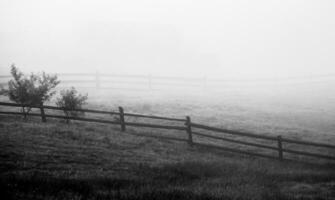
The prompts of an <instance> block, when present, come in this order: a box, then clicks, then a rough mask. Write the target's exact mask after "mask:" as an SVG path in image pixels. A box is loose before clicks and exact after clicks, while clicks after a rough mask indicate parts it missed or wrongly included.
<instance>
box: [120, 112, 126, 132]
mask: <svg viewBox="0 0 335 200" xmlns="http://www.w3.org/2000/svg"><path fill="white" fill-rule="evenodd" d="M119 112H120V124H121V131H125V130H126V124H125V121H124V112H123V108H122V107H121V106H120V107H119Z"/></svg>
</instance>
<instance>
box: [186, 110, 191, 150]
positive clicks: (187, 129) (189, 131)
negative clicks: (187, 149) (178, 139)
mask: <svg viewBox="0 0 335 200" xmlns="http://www.w3.org/2000/svg"><path fill="white" fill-rule="evenodd" d="M185 125H186V132H187V134H188V144H189V145H190V146H193V139H192V127H191V118H190V117H189V116H186V123H185Z"/></svg>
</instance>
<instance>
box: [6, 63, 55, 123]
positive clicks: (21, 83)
mask: <svg viewBox="0 0 335 200" xmlns="http://www.w3.org/2000/svg"><path fill="white" fill-rule="evenodd" d="M11 75H12V76H13V79H12V80H10V81H9V82H8V89H4V90H3V94H4V95H6V96H8V97H9V99H10V100H11V101H14V102H16V103H19V104H22V112H23V114H24V116H25V117H26V115H27V114H28V113H29V112H30V110H31V107H30V106H32V105H33V106H43V104H44V102H46V101H49V100H50V99H51V97H52V96H53V95H54V94H55V93H56V91H53V89H55V88H56V86H57V85H58V84H59V83H60V81H58V80H57V76H56V75H53V76H51V75H48V74H46V73H44V72H42V74H33V73H32V74H31V75H30V76H25V75H24V74H23V73H22V72H21V71H20V70H19V69H18V68H17V67H16V66H15V65H12V66H11Z"/></svg>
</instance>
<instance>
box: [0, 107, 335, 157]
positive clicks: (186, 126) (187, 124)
mask: <svg viewBox="0 0 335 200" xmlns="http://www.w3.org/2000/svg"><path fill="white" fill-rule="evenodd" d="M0 106H5V107H17V108H23V107H27V108H38V109H40V113H29V112H28V113H27V112H14V111H0V114H4V115H20V116H24V117H26V116H35V117H41V119H42V122H46V119H47V118H55V119H65V120H67V121H69V120H77V121H85V122H95V123H104V124H114V125H120V128H121V131H126V127H128V126H133V127H147V128H158V129H168V130H179V131H184V133H186V136H187V139H184V140H185V141H187V142H188V144H189V145H191V146H193V145H199V146H203V147H210V148H214V147H215V148H218V149H222V150H226V151H231V152H236V153H243V154H248V155H255V156H262V157H267V158H277V159H279V160H287V159H286V158H284V153H289V154H297V155H303V156H310V157H316V158H322V159H328V160H335V157H334V156H330V155H324V154H320V153H311V152H306V151H300V150H294V149H287V148H284V147H283V143H288V144H290V143H293V144H298V145H304V146H313V147H320V148H328V149H332V150H334V149H335V145H332V144H325V143H317V142H310V141H302V140H293V139H288V138H282V136H268V135H259V134H255V133H248V132H242V131H236V130H229V129H224V128H217V127H212V126H207V125H203V124H198V123H193V122H191V118H190V117H189V116H186V118H184V119H182V118H172V117H163V116H155V115H143V114H136V113H125V112H124V110H123V108H122V107H119V112H114V111H101V110H93V109H73V110H72V109H66V108H62V107H56V106H37V105H25V104H17V103H8V102H0ZM45 109H49V110H57V111H75V112H83V113H95V114H105V115H106V114H108V115H110V116H112V115H116V116H118V118H117V119H116V120H107V119H95V118H88V117H77V116H67V115H51V114H45ZM126 117H137V118H145V119H157V120H164V121H173V122H175V123H177V122H179V123H180V122H183V123H182V124H179V125H163V124H154V123H137V122H127V120H126ZM194 129H200V130H202V131H208V132H215V133H220V135H211V134H205V133H200V132H198V131H194ZM224 134H228V135H234V136H239V137H248V138H255V139H263V140H267V141H270V142H273V143H275V145H274V146H270V145H264V144H258V143H254V142H249V141H241V140H237V139H235V138H234V139H231V138H226V137H223V136H221V135H224ZM193 136H198V137H200V138H210V139H214V140H220V141H226V142H230V143H235V144H241V145H246V146H253V147H257V148H262V149H269V150H274V151H277V152H278V156H276V157H275V156H271V155H265V154H261V153H255V152H250V151H245V150H240V149H236V148H235V149H234V148H230V147H222V146H218V145H211V144H203V143H199V142H194V141H193ZM157 137H158V136H157Z"/></svg>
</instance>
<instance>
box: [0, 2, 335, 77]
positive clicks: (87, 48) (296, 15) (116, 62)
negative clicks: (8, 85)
mask: <svg viewBox="0 0 335 200" xmlns="http://www.w3.org/2000/svg"><path fill="white" fill-rule="evenodd" d="M334 11H335V1H334V0H319V1H317V0H275V1H271V0H252V1H247V0H226V1H222V0H221V1H219V0H218V1H210V0H207V1H204V0H202V1H183V0H167V1H159V0H145V1H143V0H141V1H140V0H119V1H112V0H92V1H89V0H78V1H75V0H72V1H70V0H57V1H55V0H52V1H51V0H39V1H38V0H29V1H25V0H21V1H19V0H1V1H0V73H1V74H4V73H6V74H7V73H8V68H9V66H10V65H11V64H12V63H15V64H16V65H17V66H18V67H20V68H21V69H23V70H25V71H41V70H44V71H48V72H75V71H80V72H83V71H85V72H95V71H96V70H99V71H101V72H109V73H128V74H159V75H164V74H168V75H177V76H184V75H187V76H204V75H207V76H219V77H230V76H233V77H242V78H244V77H250V76H252V77H262V78H263V77H274V76H280V77H287V76H299V75H312V74H330V73H335V56H334V55H335V37H334V36H335V23H334V21H335V12H334Z"/></svg>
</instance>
